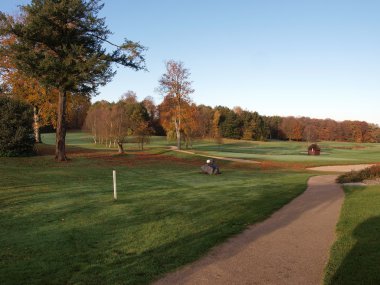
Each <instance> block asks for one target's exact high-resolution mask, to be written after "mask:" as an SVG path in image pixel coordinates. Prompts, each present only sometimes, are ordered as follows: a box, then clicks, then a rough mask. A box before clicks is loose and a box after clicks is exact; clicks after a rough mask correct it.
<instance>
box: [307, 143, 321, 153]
mask: <svg viewBox="0 0 380 285" xmlns="http://www.w3.org/2000/svg"><path fill="white" fill-rule="evenodd" d="M307 154H308V155H320V154H321V148H320V147H319V146H318V145H317V144H316V143H313V144H311V145H309V147H308V149H307Z"/></svg>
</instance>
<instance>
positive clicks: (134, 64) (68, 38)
mask: <svg viewBox="0 0 380 285" xmlns="http://www.w3.org/2000/svg"><path fill="white" fill-rule="evenodd" d="M102 7H103V5H102V4H100V1H99V0H87V1H86V0H32V1H31V4H29V5H25V6H21V11H22V14H21V16H20V17H19V20H15V19H14V18H13V17H11V16H8V15H5V14H3V13H0V36H2V37H9V36H15V37H16V41H15V42H14V43H13V44H12V46H11V49H12V53H11V56H12V61H13V62H14V63H15V65H16V67H17V68H18V69H19V70H20V71H22V72H23V73H25V74H26V75H27V76H30V77H34V78H36V79H37V80H38V82H39V83H40V84H41V85H43V86H47V87H52V88H56V89H58V90H59V100H58V110H57V113H58V118H57V131H56V159H57V160H58V161H63V160H66V151H65V137H66V99H67V94H68V93H69V92H70V93H72V94H86V95H89V96H90V95H94V94H96V91H97V87H98V86H99V85H105V84H106V83H107V82H109V81H110V80H111V78H112V77H113V75H114V74H115V72H114V71H113V69H112V63H118V64H121V65H123V66H126V67H130V68H132V69H134V70H140V69H143V68H144V58H143V56H142V52H143V51H144V47H142V46H141V45H140V44H139V43H136V42H132V41H128V40H126V41H125V42H124V43H123V44H122V45H115V44H113V43H111V42H110V41H109V40H108V36H109V35H110V34H111V32H110V31H109V30H108V28H107V26H106V25H105V19H104V18H99V16H98V14H99V11H100V10H101V9H102ZM104 44H108V45H109V47H110V48H109V49H106V48H105V47H104V46H103V45H104ZM110 49H112V51H109V50H110Z"/></svg>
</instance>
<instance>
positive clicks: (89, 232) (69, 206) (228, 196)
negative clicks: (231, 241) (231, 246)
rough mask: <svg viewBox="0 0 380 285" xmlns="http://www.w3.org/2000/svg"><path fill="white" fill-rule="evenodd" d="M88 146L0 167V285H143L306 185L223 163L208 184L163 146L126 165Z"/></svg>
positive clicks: (5, 161)
mask: <svg viewBox="0 0 380 285" xmlns="http://www.w3.org/2000/svg"><path fill="white" fill-rule="evenodd" d="M50 137H51V136H50ZM86 140H87V139H86V138H85V135H84V134H82V133H76V134H70V136H69V140H68V143H69V144H70V145H76V147H75V148H73V147H69V156H70V157H71V158H72V160H70V161H69V162H67V163H56V162H54V160H53V157H52V155H47V153H51V152H52V150H53V146H46V145H44V146H41V147H40V148H41V150H42V151H40V153H45V154H46V155H43V156H37V157H31V158H0V177H1V184H0V227H1V229H2V230H1V232H0V276H1V282H0V283H1V284H145V283H149V282H150V281H152V280H154V279H156V278H158V277H159V276H160V275H162V274H164V273H165V272H168V271H171V270H174V269H175V268H177V267H179V266H181V265H183V264H186V263H188V262H191V261H193V260H196V259H197V258H199V257H200V256H201V255H204V254H205V253H206V252H207V250H209V249H210V248H211V247H213V246H215V245H216V244H218V243H220V242H222V241H224V240H226V238H228V237H230V236H231V235H234V234H236V233H239V232H241V231H242V230H243V229H244V228H246V226H247V225H248V224H252V223H255V222H257V221H260V220H263V219H265V218H266V217H268V216H269V215H270V214H271V213H272V212H274V211H275V210H277V209H279V208H280V207H281V206H283V205H284V204H286V203H288V202H289V201H290V200H291V199H293V198H294V197H295V196H297V195H299V194H300V193H302V192H303V191H304V190H305V188H306V181H307V178H308V177H309V176H310V174H307V173H305V172H302V171H298V172H296V171H291V170H287V171H284V170H278V169H268V168H265V169H262V168H260V167H257V166H244V168H242V167H238V166H236V165H235V164H232V163H228V162H220V166H221V170H222V172H223V174H222V175H220V176H208V175H202V174H200V173H199V167H200V165H201V164H202V163H203V161H204V158H199V157H191V156H187V155H185V154H174V153H173V152H167V151H165V150H164V149H162V148H161V149H160V148H158V146H159V145H160V144H161V145H164V144H165V143H164V141H162V140H161V141H160V140H158V142H157V143H156V144H157V149H155V150H153V151H149V152H137V151H134V152H129V153H128V154H126V155H123V156H117V155H113V154H112V153H109V152H106V151H102V150H94V149H93V150H88V149H81V148H79V147H78V146H83V147H86V146H87V143H88V142H87V141H86ZM45 141H46V137H45ZM113 169H116V170H117V177H118V189H119V191H118V198H119V199H118V201H116V202H114V201H113V199H112V170H113Z"/></svg>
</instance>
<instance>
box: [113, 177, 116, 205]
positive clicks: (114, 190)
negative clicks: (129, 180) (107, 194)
mask: <svg viewBox="0 0 380 285" xmlns="http://www.w3.org/2000/svg"><path fill="white" fill-rule="evenodd" d="M113 198H114V200H117V191H116V170H114V171H113Z"/></svg>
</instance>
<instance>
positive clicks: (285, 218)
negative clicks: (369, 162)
mask: <svg viewBox="0 0 380 285" xmlns="http://www.w3.org/2000/svg"><path fill="white" fill-rule="evenodd" d="M363 167H365V166H364V165H361V166H358V167H355V169H359V168H363ZM339 169H340V170H342V171H343V169H347V167H346V166H345V167H344V168H336V167H334V170H333V171H337V170H339ZM314 170H315V169H314ZM344 171H346V170H344ZM335 178H336V175H323V176H315V177H311V178H310V179H309V182H308V188H307V190H306V191H305V192H304V193H303V194H302V195H300V196H298V197H297V198H296V199H294V200H293V201H292V202H290V203H289V204H287V205H285V206H284V207H283V208H281V209H280V210H279V211H277V212H276V213H274V214H273V215H272V216H271V217H270V218H268V219H267V220H265V221H264V222H262V223H258V224H255V225H253V226H250V227H249V228H248V229H247V230H245V231H244V232H243V233H242V234H239V235H237V236H235V237H233V238H231V239H230V240H228V241H227V242H225V243H224V244H222V245H220V246H217V247H215V248H214V249H213V250H211V252H210V253H209V254H207V255H206V256H205V257H203V258H201V259H200V260H198V261H196V262H194V263H192V264H190V265H187V266H185V267H183V268H182V269H180V270H178V271H176V272H173V273H169V274H168V275H167V276H165V277H164V278H163V279H161V280H158V281H157V282H156V283H154V284H156V285H159V284H197V285H201V284H213V285H214V284H292V285H296V284H302V285H305V284H308V285H312V284H321V282H322V279H323V270H324V267H325V264H326V262H327V261H328V257H329V249H330V247H331V245H332V243H333V242H334V239H335V226H336V223H337V221H338V217H339V213H340V208H341V205H342V203H343V199H344V193H343V191H342V189H341V187H340V186H339V185H338V184H336V183H335Z"/></svg>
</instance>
